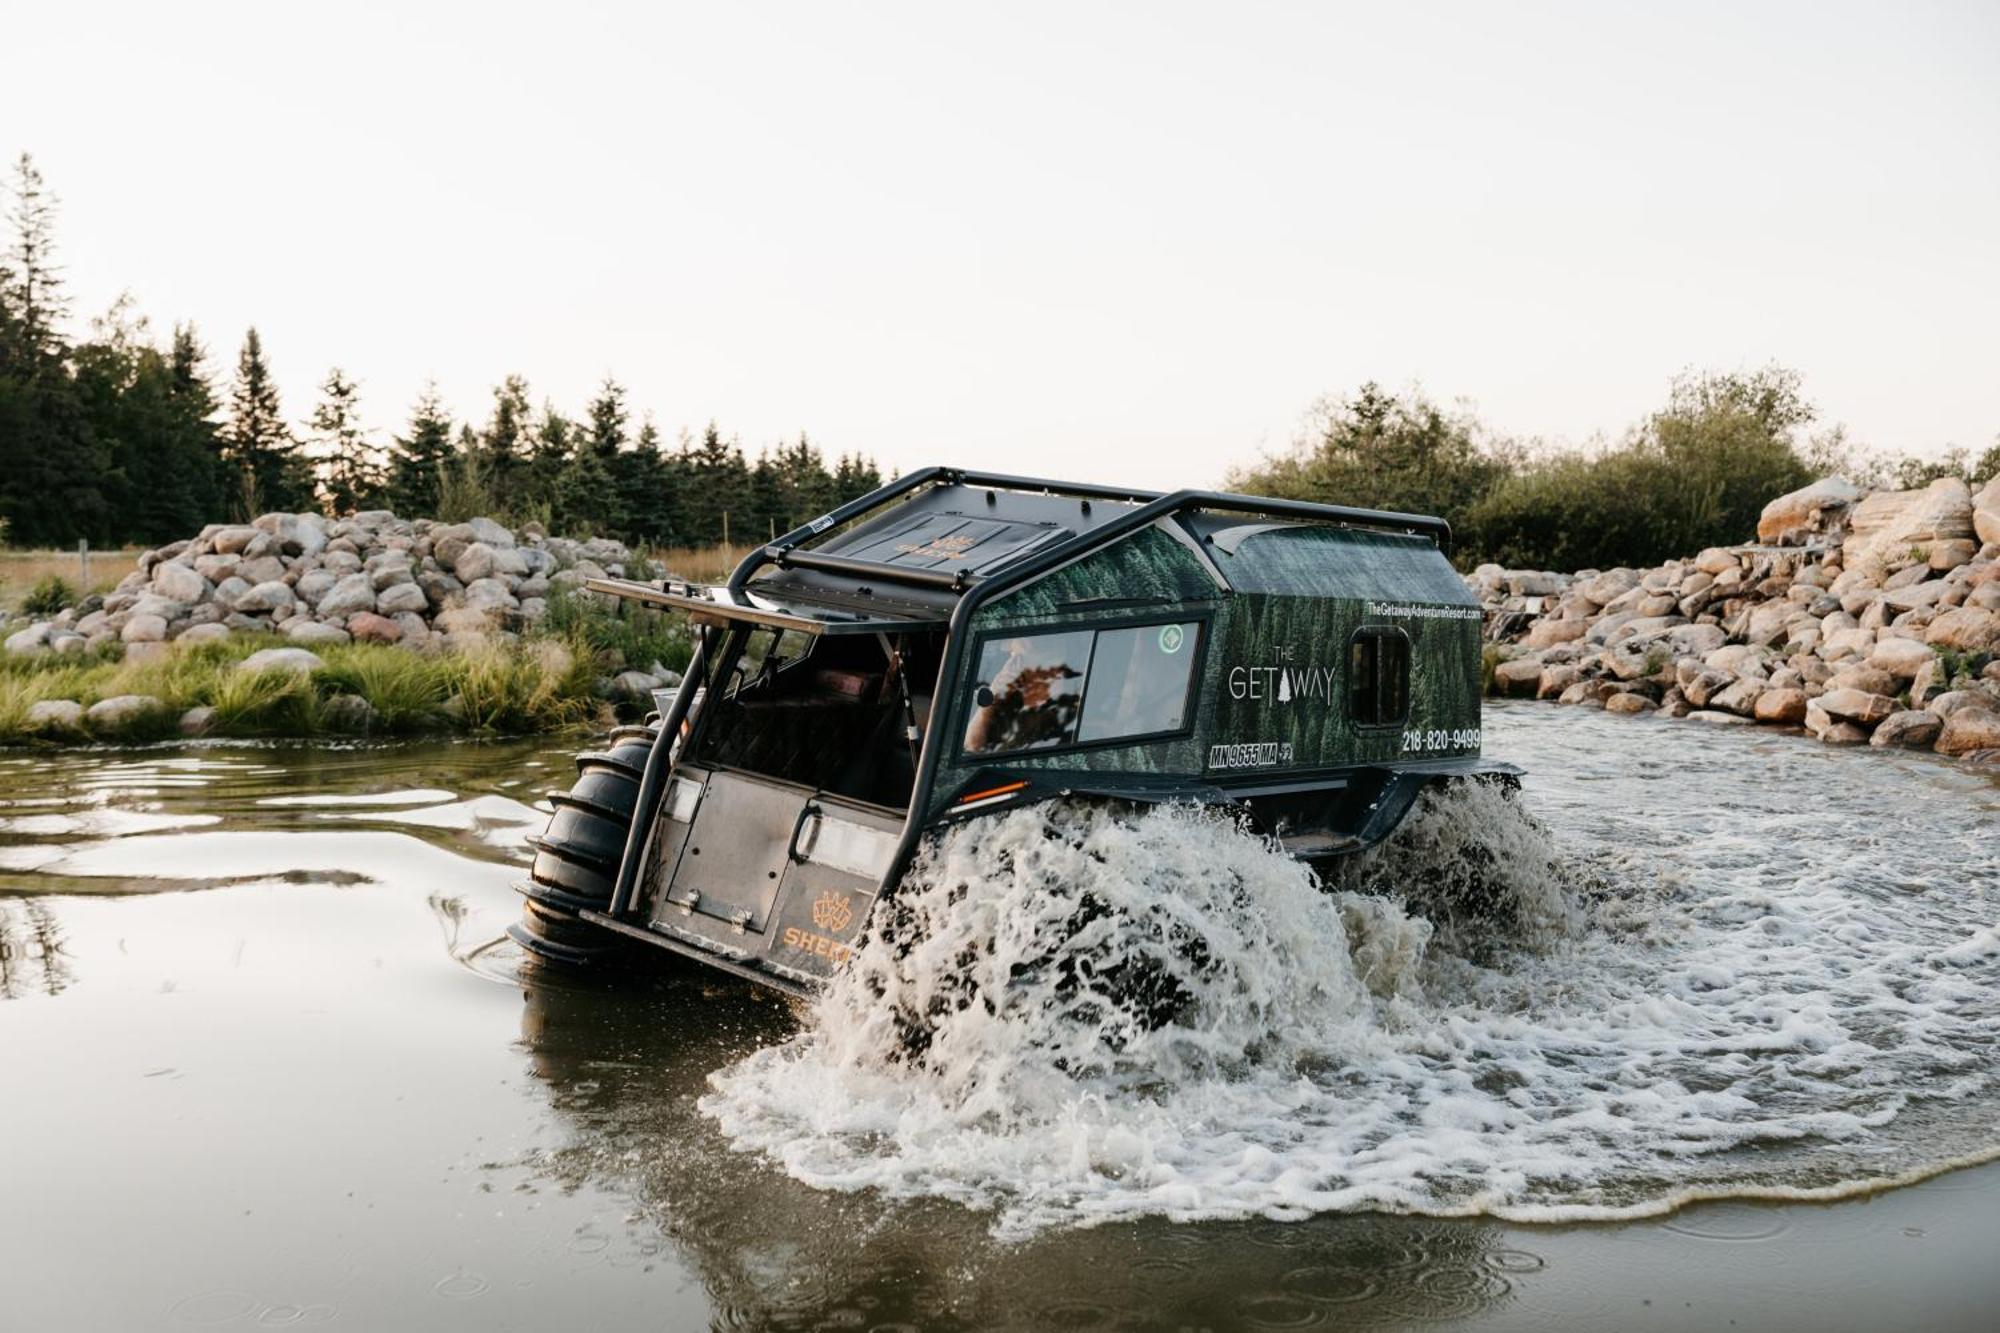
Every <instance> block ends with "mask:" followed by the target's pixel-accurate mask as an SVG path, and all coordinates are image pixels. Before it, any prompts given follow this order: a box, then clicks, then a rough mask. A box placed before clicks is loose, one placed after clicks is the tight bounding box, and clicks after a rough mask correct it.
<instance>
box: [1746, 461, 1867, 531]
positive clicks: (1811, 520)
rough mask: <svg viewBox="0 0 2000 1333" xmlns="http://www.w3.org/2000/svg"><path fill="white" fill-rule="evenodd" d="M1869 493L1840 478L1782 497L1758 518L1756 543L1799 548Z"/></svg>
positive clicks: (1800, 489)
mask: <svg viewBox="0 0 2000 1333" xmlns="http://www.w3.org/2000/svg"><path fill="white" fill-rule="evenodd" d="M1866 494H1867V492H1866V491H1863V490H1862V489H1861V488H1860V487H1858V486H1854V485H1850V484H1849V483H1848V482H1846V481H1844V480H1842V479H1841V478H1839V477H1822V478H1820V479H1819V480H1818V481H1816V482H1814V483H1813V484H1812V485H1810V486H1802V487H1800V488H1799V489H1798V490H1796V491H1793V492H1791V493H1790V494H1788V495H1781V496H1779V497H1778V498H1777V499H1775V500H1773V501H1771V503H1769V504H1767V505H1765V506H1764V512H1763V513H1762V514H1760V515H1758V517H1757V540H1758V541H1760V542H1766V543H1769V544H1772V545H1779V546H1796V545H1799V544H1800V543H1802V542H1804V541H1805V540H1806V539H1807V538H1809V537H1811V536H1812V535H1813V534H1814V533H1816V532H1822V531H1824V530H1825V529H1826V528H1827V527H1828V526H1830V524H1829V520H1831V519H1834V518H1836V517H1839V516H1844V515H1846V513H1847V511H1848V510H1849V509H1850V508H1851V507H1852V506H1853V504H1854V502H1855V501H1857V500H1859V499H1860V498H1861V497H1862V496H1863V495H1866Z"/></svg>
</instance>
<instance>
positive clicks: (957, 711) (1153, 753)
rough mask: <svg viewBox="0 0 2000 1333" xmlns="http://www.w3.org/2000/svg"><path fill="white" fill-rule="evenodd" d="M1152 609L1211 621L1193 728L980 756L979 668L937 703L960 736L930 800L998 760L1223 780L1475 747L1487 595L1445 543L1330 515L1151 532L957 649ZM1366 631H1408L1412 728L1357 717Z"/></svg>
mask: <svg viewBox="0 0 2000 1333" xmlns="http://www.w3.org/2000/svg"><path fill="white" fill-rule="evenodd" d="M1204 538H1213V539H1214V540H1212V541H1204V540H1203V539H1204ZM1197 544H1200V545H1201V547H1202V549H1203V550H1204V551H1206V552H1207V554H1208V560H1207V561H1205V560H1204V559H1203V557H1202V556H1200V555H1197V554H1196V553H1195V549H1194V548H1195V546H1196V545H1197ZM1211 562H1212V564H1213V566H1214V567H1215V568H1217V569H1219V571H1220V573H1221V575H1222V577H1223V578H1224V579H1225V580H1226V582H1227V587H1226V588H1224V587H1220V586H1218V584H1217V582H1216V579H1215V576H1214V575H1213V574H1212V573H1211V572H1210V563H1211ZM1155 620H1158V621H1166V620H1198V621H1199V622H1200V623H1201V625H1202V629H1201V632H1200V642H1199V643H1198V645H1197V647H1196V650H1197V651H1198V652H1199V653H1200V660H1199V666H1198V668H1197V670H1198V677H1197V681H1198V683H1197V685H1196V688H1195V708H1194V717H1193V725H1192V728H1191V730H1190V732H1189V734H1186V735H1181V736H1174V737H1169V738H1165V739H1156V740H1150V741H1142V742H1137V743H1134V744H1130V745H1116V744H1111V745H1100V746H1086V747H1080V748H1074V749H1066V750H1057V751H1051V752H1030V753H1015V754H1007V755H999V756H994V757H993V758H992V759H990V760H989V759H986V758H984V757H982V758H979V759H973V758H971V757H969V756H966V755H964V754H963V753H961V747H960V744H959V741H960V738H961V737H963V735H964V734H965V727H966V721H967V718H968V717H969V716H970V712H971V708H972V700H971V694H972V690H973V688H974V684H975V682H974V681H973V680H972V678H971V675H970V674H967V675H965V676H964V677H963V678H962V679H961V680H959V681H958V682H956V683H955V684H953V685H952V686H950V687H948V693H947V696H946V701H945V702H946V706H945V707H944V709H943V710H942V712H941V714H940V719H941V720H940V725H941V726H942V727H944V728H945V730H944V731H943V733H942V734H941V735H940V737H939V739H940V741H941V742H943V743H944V744H945V745H946V746H947V749H946V751H945V753H944V755H943V757H942V759H941V762H940V764H939V768H938V773H937V780H936V783H935V785H934V786H933V788H932V790H931V792H930V793H929V798H930V813H932V814H936V813H938V812H940V811H941V810H942V809H943V807H944V805H945V803H946V802H948V801H949V800H950V799H951V798H952V796H953V795H954V794H955V793H956V792H958V791H960V790H962V789H963V787H964V786H965V784H966V783H967V782H969V781H972V780H974V779H975V778H980V777H982V776H983V772H984V771H987V770H990V769H991V768H992V767H994V766H996V765H1004V766H1005V767H1006V768H1007V769H1008V770H1010V771H1018V772H1022V773H1028V772H1036V771H1046V772H1076V773H1095V774H1131V775H1155V776H1172V777H1185V778H1187V779H1190V780H1206V781H1217V782H1227V781H1231V780H1235V779H1248V778H1254V777H1255V776H1257V775H1259V774H1280V775H1282V774H1284V773H1287V772H1292V773H1296V772H1299V771H1304V770H1315V769H1326V768H1337V767H1344V766H1349V765H1357V764H1371V763H1381V762H1384V761H1389V760H1396V759H1402V758H1442V757H1454V756H1463V755H1468V754H1477V753H1478V750H1479V644H1480V621H1479V606H1478V603H1477V602H1476V601H1475V600H1474V599H1473V597H1472V596H1471V594H1470V592H1469V591H1468V590H1467V589H1466V586H1465V584H1464V582H1463V580H1461V579H1460V578H1459V576H1458V575H1457V574H1456V573H1455V572H1454V571H1453V570H1452V568H1451V565H1450V564H1449V562H1447V561H1446V560H1445V558H1444V556H1443V555H1442V554H1440V553H1439V551H1438V550H1437V548H1436V546H1435V545H1433V544H1432V543H1431V542H1430V541H1429V540H1428V539H1426V538H1421V537H1415V536H1406V535H1403V534H1399V533H1384V532H1378V531H1371V530H1366V529H1356V528H1342V527H1335V526H1331V525H1324V524H1269V523H1262V524H1257V525H1242V526H1240V527H1237V528H1234V529H1232V528H1230V527H1229V526H1227V525H1224V524H1220V523H1217V522H1215V521H1213V520H1205V521H1202V522H1198V523H1197V524H1194V525H1191V529H1190V530H1177V531H1175V532H1168V531H1166V530H1163V529H1162V528H1158V527H1155V528H1147V529H1143V530H1142V531H1140V532H1138V533H1136V534H1134V535H1133V536H1132V537H1129V538H1127V539H1126V540H1124V541H1122V542H1119V543H1117V544H1115V545H1113V546H1110V547H1107V548H1106V549H1104V550H1102V551H1099V552H1097V553H1095V554H1093V555H1090V556H1087V557H1085V558H1083V559H1081V560H1078V561H1076V562H1075V563H1073V564H1070V565H1068V566H1065V567H1064V568H1062V569H1060V570H1057V571H1056V572H1054V573H1052V574H1050V575H1048V576H1046V577H1044V578H1042V579H1039V580H1037V581H1035V582H1034V583H1031V584H1029V585H1027V586H1026V587H1024V588H1021V589H1020V590H1018V591H1015V592H1011V593H1007V594H1004V595H1002V596H1000V597H998V598H996V599H995V600H994V601H993V602H992V603H990V604H989V605H987V606H985V607H983V608H981V609H980V611H979V612H978V613H977V614H976V615H975V616H974V617H973V621H972V626H971V631H972V634H973V636H974V641H973V643H969V644H967V645H965V648H966V651H965V653H964V654H963V656H962V657H961V659H960V660H961V662H962V663H963V664H964V665H963V671H964V672H966V673H971V672H974V671H975V670H976V663H977V660H978V656H979V654H978V652H977V651H976V647H977V644H978V642H979V641H980V639H981V637H982V636H985V635H990V634H996V633H1004V632H1030V631H1035V630H1043V629H1046V630H1048V631H1057V630H1061V629H1064V628H1073V627H1077V626H1081V625H1092V626H1110V625H1117V624H1130V623H1150V622H1152V621H1155ZM1364 626H1387V627H1393V628H1394V629H1397V630H1400V631H1401V632H1402V633H1404V634H1406V635H1407V636H1408V639H1409V663H1410V682H1409V695H1408V699H1409V703H1408V716H1407V718H1406V719H1405V720H1404V721H1403V722H1402V723H1400V724H1395V725H1387V726H1376V727H1370V726H1362V725H1357V724H1356V723H1355V722H1354V721H1353V720H1352V719H1351V718H1350V717H1349V711H1348V687H1349V663H1348V661H1347V654H1348V644H1349V641H1350V639H1351V638H1352V636H1353V635H1354V633H1355V631H1356V630H1358V629H1361V628H1363V627H1364Z"/></svg>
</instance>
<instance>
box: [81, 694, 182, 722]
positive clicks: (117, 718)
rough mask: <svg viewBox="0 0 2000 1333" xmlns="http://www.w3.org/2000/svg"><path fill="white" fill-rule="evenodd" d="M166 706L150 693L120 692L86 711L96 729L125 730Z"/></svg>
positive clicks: (86, 717) (85, 715)
mask: <svg viewBox="0 0 2000 1333" xmlns="http://www.w3.org/2000/svg"><path fill="white" fill-rule="evenodd" d="M164 707H166V705H165V704H163V703H161V702H160V701H159V700H158V699H156V698H154V697H153V696H152V695H150V694H120V695H114V696H113V697H112V698H109V699H101V700H99V701H98V702H96V703H94V704H92V705H91V706H90V707H89V708H88V709H87V710H85V712H84V718H85V719H86V720H87V721H88V722H89V723H90V726H91V729H92V730H94V731H123V730H125V729H126V728H127V727H130V726H132V725H133V724H134V723H137V722H141V721H144V720H145V719H146V718H148V717H151V716H152V715H153V714H154V713H157V712H159V711H160V710H161V709H162V708H164Z"/></svg>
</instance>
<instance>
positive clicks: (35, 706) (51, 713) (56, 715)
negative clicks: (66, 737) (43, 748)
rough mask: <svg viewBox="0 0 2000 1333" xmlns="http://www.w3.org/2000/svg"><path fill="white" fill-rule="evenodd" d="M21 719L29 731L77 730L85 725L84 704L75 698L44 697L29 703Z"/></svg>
mask: <svg viewBox="0 0 2000 1333" xmlns="http://www.w3.org/2000/svg"><path fill="white" fill-rule="evenodd" d="M21 721H22V725H24V726H25V727H26V728H27V729H28V730H29V731H75V730H77V729H78V728H79V727H81V726H82V725H83V705H82V704H80V703H78V702H77V701H76V700H74V699H43V700H41V701H40V702H38V703H32V704H29V705H28V711H27V713H26V714H25V715H24V716H23V717H22V719H21Z"/></svg>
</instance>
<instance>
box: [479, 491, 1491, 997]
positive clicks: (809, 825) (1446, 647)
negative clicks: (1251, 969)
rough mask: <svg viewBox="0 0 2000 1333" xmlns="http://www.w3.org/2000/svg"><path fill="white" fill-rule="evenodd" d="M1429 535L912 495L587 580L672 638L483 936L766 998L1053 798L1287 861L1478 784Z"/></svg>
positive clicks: (1037, 499) (822, 969)
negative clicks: (1229, 828)
mask: <svg viewBox="0 0 2000 1333" xmlns="http://www.w3.org/2000/svg"><path fill="white" fill-rule="evenodd" d="M1450 542H1451V530H1450V528H1449V527H1448V526H1447V525H1446V524H1445V523H1444V522H1443V521H1442V520H1440V519H1436V518H1426V517H1422V516H1419V515H1415V514H1396V513H1384V512H1380V511H1376V510H1367V509H1348V508H1343V507H1340V506H1336V505H1323V504H1309V503H1304V502H1299V501H1290V500H1269V499H1258V498H1254V497H1251V496H1244V495H1225V494H1217V493H1212V492H1206V491H1176V492H1173V493H1172V494H1166V495H1161V494H1153V493H1150V492H1145V491H1134V490H1123V489H1119V488H1116V487H1109V486H1093V485H1075V484H1070V483H1064V482H1056V481H1043V480H1037V479H1033V478H1026V477H1012V476H1000V475H990V474H985V473H978V472H966V471H959V470H954V469H947V468H928V469H925V470H923V471H919V472H915V473H912V474H910V475H909V476H905V477H902V478H900V479H899V480H897V481H895V482H892V483H891V484H889V485H887V486H884V487H882V488H881V489H880V490H877V491H874V492H873V493H871V494H869V495H866V496H864V497H862V498H860V499H857V500H854V501H852V502H851V503H848V504H845V505H842V506H840V507H839V508H837V509H835V510H833V511H832V512H830V513H828V514H825V515H823V516H821V517H819V518H816V519H814V520H813V521H812V522H811V523H809V524H807V525H806V526H805V527H802V528H799V529H798V530H796V531H793V532H789V533H786V534H785V535H784V536H783V537H780V538H778V539H777V540H775V541H773V542H772V543H770V544H769V545H767V546H764V547H762V548H760V549H758V550H756V551H754V552H752V553H751V554H750V555H749V556H748V557H747V558H746V559H745V560H744V561H743V562H742V563H741V564H740V565H739V566H738V567H737V568H736V570H735V572H734V573H733V574H732V575H731V577H730V579H729V581H728V582H727V583H726V584H720V585H716V586H700V585H694V584H689V583H686V582H682V581H678V580H673V579H668V580H665V581H663V582H660V583H639V582H628V581H624V580H613V579H593V580H591V581H590V583H589V584H588V585H587V586H588V587H589V588H590V589H591V590H592V591H594V592H598V593H604V594H609V595H612V596H615V597H621V598H631V599H634V600H637V601H640V602H645V603H650V604H652V605H655V606H660V607H668V608H674V609H677V610H679V611H683V612H685V613H686V614H687V616H688V618H689V620H690V621H691V623H692V625H693V627H694V629H695V631H696V641H695V647H694V650H693V657H692V660H691V662H690V663H689V666H688V669H687V672H686V676H685V678H684V679H683V680H682V682H681V684H680V686H679V688H678V690H677V691H676V692H675V694H674V695H673V698H672V701H671V703H670V704H668V705H667V706H666V707H665V708H664V709H663V710H662V713H661V715H660V716H659V718H658V720H657V723H656V724H655V725H652V726H647V727H631V728H625V729H622V730H621V731H619V732H616V733H614V735H613V741H612V744H611V746H610V747H609V748H608V749H607V750H605V751H603V752H600V753H590V754H585V755H582V756H580V757H579V758H578V760H577V767H578V770H579V776H578V779H577V782H576V785H575V787H574V789H572V790H571V791H570V792H568V793H567V794H564V795H558V796H555V797H553V798H552V800H553V803H554V806H555V813H554V816H553V818H552V819H551V820H550V822H549V826H548V829H547V831H546V833H544V834H543V836H542V837H541V838H540V839H539V840H537V842H536V855H535V858H534V863H533V867H532V870H531V876H530V881H529V882H528V883H527V884H525V885H523V886H522V891H523V893H524V894H525V895H526V898H527V903H526V912H525V915H524V917H523V919H522V921H521V922H520V923H519V924H517V925H516V926H515V927H514V928H513V931H512V933H513V935H514V937H515V938H516V939H517V940H518V941H519V942H520V943H521V944H522V945H524V946H526V947H527V948H528V949H530V950H532V951H533V952H534V953H536V954H538V955H541V956H542V957H544V958H549V959H554V960H559V961H562V962H565V963H583V962H588V961H591V960H593V959H596V958H598V957H600V956H602V955H604V954H605V953H608V952H610V951H612V950H613V949H614V948H618V949H624V948H627V947H628V945H627V942H628V941H642V942H644V943H646V944H650V945H655V946H658V947H659V948H661V949H665V950H669V951H671V952H673V953H676V954H682V955H686V956H687V957H690V958H694V959H698V960H700V961H701V962H704V963H706V964H708V965H710V966H711V967H715V968H719V969H721V970H722V971H725V972H729V973H733V974H736V975H738V976H741V977H746V978H749V979H751V980H753V981H757V982H761V983H763V984H765V985H768V986H772V987H776V988H777V989H780V990H783V991H787V992H791V993H793V994H805V993H809V992H810V991H812V990H813V989H814V988H815V987H816V985H817V984H818V983H820V982H822V981H823V980H824V979H825V978H826V977H828V976H829V975H830V974H831V973H832V972H833V971H834V969H835V968H837V967H838V966H839V965H840V963H841V962H842V960H843V959H845V958H846V957H847V956H848V955H849V954H850V952H851V951H852V950H853V949H854V947H855V946H856V943H857V940H858V938H859V936H860V934H861V932H862V930H863V929H864V927H865V925H866V923H867V922H868V920H869V914H870V911H871V909H872V908H873V906H874V903H875V901H876V900H877V898H878V897H880V896H882V895H885V894H894V893H895V892H896V886H897V883H898V881H899V879H900V878H901V877H902V875H903V873H904V871H905V869H906V868H907V867H908V865H909V864H910V861H911V857H912V856H913V854H914V853H915V852H916V850H917V848H918V845H919V843H920V841H921V840H922V839H923V837H924V836H925V834H926V833H927V832H929V831H931V830H934V829H937V828H939V827H941V826H943V825H946V824H949V823H951V822H953V821H956V820H963V819H977V818H983V817H987V816H991V815H996V814H1000V813H1002V812H1005V811H1008V810H1012V809H1015V808H1017V807H1019V806H1022V805H1024V804H1026V803H1029V802H1033V801H1040V800H1045V799H1049V798H1054V797H1067V798H1072V799H1086V800H1087V799H1101V800H1109V801H1120V802H1142V803H1144V802H1159V801H1196V802H1202V803H1205V804H1216V805H1227V806H1232V807H1235V808H1237V809H1240V810H1241V811H1243V812H1244V813H1245V814H1246V816H1247V818H1248V819H1250V820H1251V821H1252V823H1253V824H1254V825H1255V826H1257V827H1259V828H1261V829H1263V830H1265V831H1267V832H1269V833H1270V834H1271V835H1272V836H1274V837H1275V838H1277V839H1278V840H1279V841H1280V842H1281V843H1282V845H1283V846H1284V847H1285V848H1286V849H1288V850H1289V851H1291V852H1292V853H1293V854H1295V855H1297V856H1300V857H1303V858H1307V859H1308V860H1319V859H1324V858H1331V857H1337V856H1340V855H1342V854H1345V853H1349V852H1353V851H1356V850H1359V849H1361V848H1365V847H1368V846H1371V845H1373V844H1374V843H1376V842H1378V841H1380V840H1381V839H1382V838H1384V837H1385V836H1387V835H1388V834H1389V833H1390V832H1391V831H1392V830H1393V829H1395V828H1396V826H1397V825H1398V824H1399V823H1400V822H1401V821H1402V819H1403V817H1404V816H1405V815H1406V814H1407V813H1408V812H1409V810H1410V808H1411V806H1412V804H1413V803H1414V802H1415V800H1416V798H1417V796H1418V794H1419V793H1420V792H1421V791H1422V790H1423V788H1424V787H1426V786H1427V785H1429V784H1432V783H1437V782H1441V781H1449V780H1455V779H1462V778H1467V777H1473V776H1477V775H1483V774H1495V773H1512V772H1514V771H1516V770H1513V769H1512V768H1511V767H1510V766H1508V765H1504V764H1495V763H1491V762H1488V761H1485V760H1483V759H1481V757H1480V717H1479V703H1480V611H1479V605H1478V603H1477V601H1476V600H1475V599H1474V598H1473V597H1472V595H1471V594H1470V593H1469V592H1468V590H1467V588H1466V585H1465V584H1464V582H1463V581H1462V580H1461V579H1460V578H1459V577H1458V575H1457V574H1455V573H1454V572H1453V571H1452V567H1451V565H1450V563H1449V561H1448V560H1447V556H1448V555H1449V553H1450Z"/></svg>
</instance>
